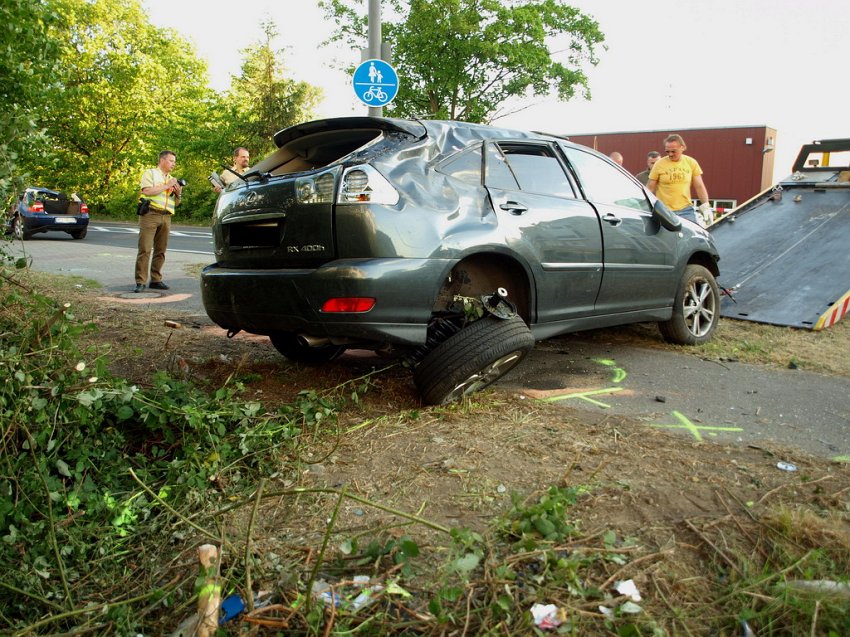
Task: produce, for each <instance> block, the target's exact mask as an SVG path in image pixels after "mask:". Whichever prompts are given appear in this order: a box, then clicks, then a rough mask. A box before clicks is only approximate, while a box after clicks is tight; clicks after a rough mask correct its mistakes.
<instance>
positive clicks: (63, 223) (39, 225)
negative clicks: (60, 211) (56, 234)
mask: <svg viewBox="0 0 850 637" xmlns="http://www.w3.org/2000/svg"><path fill="white" fill-rule="evenodd" d="M23 219H24V229H25V230H26V231H27V232H48V231H50V230H61V231H63V232H76V231H78V230H82V229H83V228H87V227H88V225H89V218H88V217H72V216H59V215H56V216H54V215H38V216H24V217H23Z"/></svg>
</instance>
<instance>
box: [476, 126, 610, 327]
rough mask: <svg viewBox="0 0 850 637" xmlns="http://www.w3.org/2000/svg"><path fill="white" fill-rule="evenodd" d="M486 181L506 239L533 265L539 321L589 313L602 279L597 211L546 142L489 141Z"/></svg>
mask: <svg viewBox="0 0 850 637" xmlns="http://www.w3.org/2000/svg"><path fill="white" fill-rule="evenodd" d="M485 186H486V187H487V190H488V192H489V194H490V199H491V202H492V204H493V210H494V212H495V214H496V216H497V217H498V221H499V227H500V228H501V229H503V231H504V235H505V237H506V242H507V243H508V244H509V245H510V246H511V247H512V248H513V249H514V250H515V251H516V252H518V253H519V254H521V255H523V257H525V259H526V261H527V263H528V265H529V266H530V267H531V268H532V270H533V272H534V277H535V283H536V288H537V289H536V293H537V320H536V322H537V323H546V322H550V321H559V320H565V319H569V318H575V317H581V316H587V315H589V314H591V313H592V312H593V306H594V302H595V300H596V296H597V293H598V291H599V285H600V282H601V280H602V237H601V235H600V231H599V222H598V219H597V216H596V211H595V210H594V209H593V207H592V206H591V205H589V204H588V203H587V202H586V201H583V200H581V199H578V198H576V195H575V189H574V186H573V185H572V183H571V181H570V178H569V177H568V175H567V173H566V171H565V169H564V165H563V163H562V161H561V160H560V159H559V158H558V157H557V154H556V153H555V152H554V148H553V147H552V146H551V145H549V144H541V143H528V142H503V143H500V144H493V143H488V144H487V145H486V152H485Z"/></svg>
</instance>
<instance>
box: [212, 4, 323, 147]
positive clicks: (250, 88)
mask: <svg viewBox="0 0 850 637" xmlns="http://www.w3.org/2000/svg"><path fill="white" fill-rule="evenodd" d="M260 26H261V28H262V31H263V34H262V37H261V39H260V40H259V41H258V42H257V43H256V44H255V45H254V46H252V47H249V48H247V49H244V50H243V51H242V55H243V56H244V62H243V64H242V69H241V73H240V74H239V76H238V77H234V78H233V80H232V82H231V87H230V91H229V96H228V102H229V106H230V109H231V112H232V113H234V115H235V119H236V122H237V124H236V128H237V131H238V137H239V139H238V140H237V141H238V142H239V144H240V145H242V146H246V147H247V148H248V149H249V150H250V151H251V153H252V155H254V156H255V157H261V156H263V155H265V154H266V153H267V152H269V151H271V150H273V149H274V142H273V141H272V136H273V135H274V134H275V133H276V132H278V131H279V130H281V129H283V128H286V127H287V126H292V125H294V124H299V123H301V122H304V121H308V120H309V119H311V117H312V110H313V109H314V108H315V107H316V105H317V104H318V102H319V100H320V99H321V97H322V92H321V89H319V88H316V87H315V86H312V85H310V84H308V83H306V82H298V81H295V80H292V79H289V78H287V77H286V75H285V72H286V68H285V66H284V64H283V62H282V59H283V54H282V52H281V51H278V50H275V49H274V48H273V47H272V40H274V38H275V37H276V36H277V27H276V26H275V24H274V22H273V21H270V20H269V21H265V22H263V23H262V24H261V25H260Z"/></svg>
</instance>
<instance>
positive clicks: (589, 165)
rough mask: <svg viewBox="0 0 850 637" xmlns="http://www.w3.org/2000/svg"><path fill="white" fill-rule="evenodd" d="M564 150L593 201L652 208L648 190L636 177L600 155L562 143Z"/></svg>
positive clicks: (643, 208) (649, 210)
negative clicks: (640, 184)
mask: <svg viewBox="0 0 850 637" xmlns="http://www.w3.org/2000/svg"><path fill="white" fill-rule="evenodd" d="M562 148H563V151H564V153H566V155H567V159H569V160H570V164H572V167H573V169H574V170H575V171H576V173H577V174H578V178H579V181H581V186H582V188H583V189H584V194H585V195H586V196H587V198H588V199H589V200H591V201H595V202H596V203H601V204H613V205H615V206H624V207H626V208H635V209H637V210H645V211H646V212H651V211H652V207H651V206H650V205H649V200H648V199H647V198H646V194H645V193H644V191H643V188H641V187H640V186H639V185H638V184H637V183H636V182H635V181H634V180H633V179H631V178H630V177H629V176H628V175H624V174H623V173H622V172H621V171H620V170H619V169H618V168H616V167H614V166H612V165H611V164H609V163H608V162H606V161H605V160H604V159H602V158H601V157H597V156H596V155H592V154H590V153H586V152H584V151H583V150H578V149H575V148H569V147H567V146H563V147H562Z"/></svg>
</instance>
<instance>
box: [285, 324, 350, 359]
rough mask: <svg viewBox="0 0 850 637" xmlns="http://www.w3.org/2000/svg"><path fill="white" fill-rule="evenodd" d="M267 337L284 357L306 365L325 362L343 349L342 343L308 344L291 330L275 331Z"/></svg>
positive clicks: (336, 355) (335, 356)
mask: <svg viewBox="0 0 850 637" xmlns="http://www.w3.org/2000/svg"><path fill="white" fill-rule="evenodd" d="M269 339H271V342H272V345H274V348H275V349H276V350H277V351H278V352H280V353H281V354H283V355H284V356H286V358H288V359H289V360H291V361H295V362H296V363H305V364H306V365H320V364H322V363H327V362H329V361H332V360H333V359H335V358H337V357H338V356H339V355H340V354H342V353H343V352H344V351H345V347H343V346H342V345H317V346H312V345H308V344H307V343H305V342H304V341H303V340H302V339H301V338H300V337H299V336H298V335H297V334H294V333H292V332H277V333H276V334H272V335H271V336H269Z"/></svg>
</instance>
